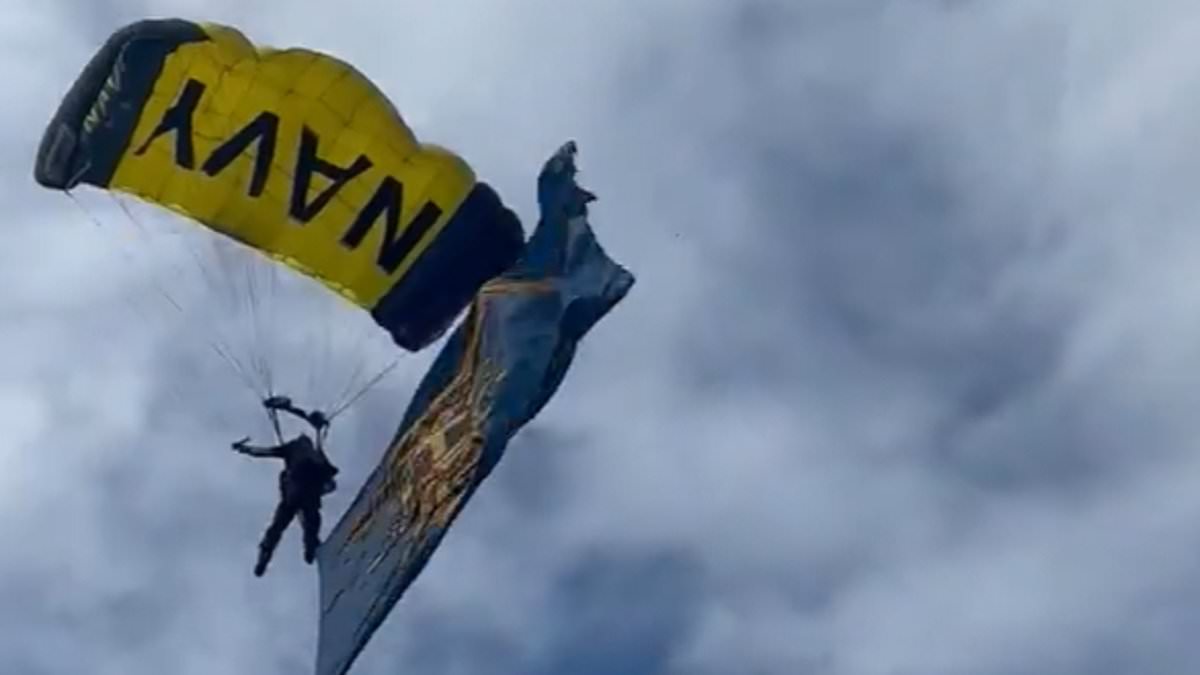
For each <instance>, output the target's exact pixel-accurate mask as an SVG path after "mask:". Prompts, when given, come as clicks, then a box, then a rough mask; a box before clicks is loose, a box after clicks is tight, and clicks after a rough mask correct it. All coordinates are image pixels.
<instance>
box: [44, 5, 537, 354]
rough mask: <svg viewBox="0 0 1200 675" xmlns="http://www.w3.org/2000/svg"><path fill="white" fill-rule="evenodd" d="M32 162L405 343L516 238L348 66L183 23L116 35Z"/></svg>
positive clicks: (440, 154)
mask: <svg viewBox="0 0 1200 675" xmlns="http://www.w3.org/2000/svg"><path fill="white" fill-rule="evenodd" d="M34 176H35V178H36V180H37V181H38V182H39V183H40V184H41V185H43V186H46V187H49V188H53V189H59V190H69V189H71V188H73V187H75V186H76V185H78V184H80V183H85V184H90V185H94V186H96V187H100V188H105V189H109V190H117V191H121V192H126V193H129V194H133V195H136V196H138V197H140V198H142V199H145V200H147V201H150V202H153V203H156V204H159V205H161V206H164V207H167V208H170V209H173V210H175V211H177V212H179V213H181V214H184V215H186V216H188V217H190V218H192V219H194V220H197V221H199V222H201V223H203V224H204V225H206V226H207V227H209V228H211V229H212V230H214V231H216V232H219V233H221V234H223V235H226V236H228V237H231V238H233V239H235V240H238V241H240V242H242V243H244V244H246V245H248V246H251V247H254V248H255V249H257V250H259V251H261V252H262V253H263V254H265V255H268V256H270V257H272V258H274V259H276V260H278V261H280V262H282V263H284V264H286V265H288V266H290V267H292V268H294V269H296V270H297V271H300V272H302V273H304V274H307V275H309V276H311V277H314V278H316V279H318V280H319V281H321V282H322V283H324V284H325V285H326V286H328V287H329V288H331V289H333V290H335V291H337V292H338V293H340V294H342V295H343V296H345V297H346V298H348V299H349V300H350V301H351V302H353V303H355V304H357V305H359V306H361V307H362V308H364V309H366V310H368V311H370V312H371V314H372V316H373V317H374V318H375V320H376V321H377V322H378V323H379V324H380V325H381V326H382V327H383V328H385V329H387V330H388V331H389V332H390V333H391V334H392V336H393V338H394V339H395V341H396V343H397V344H399V345H400V346H402V347H404V348H405V349H408V350H417V349H420V348H422V347H424V346H426V345H427V344H429V343H430V342H432V341H433V340H434V339H436V338H437V337H438V336H439V335H440V334H441V333H442V332H444V331H445V330H446V328H447V327H448V326H449V325H450V323H451V322H452V321H453V320H454V318H455V316H457V315H458V313H459V312H460V311H461V310H462V309H463V308H464V307H465V306H466V305H467V304H468V303H469V302H470V301H471V297H472V296H473V295H474V294H475V292H476V291H477V290H478V289H479V287H480V286H481V285H482V284H483V283H484V282H485V281H486V280H487V279H490V278H492V277H494V276H496V275H497V274H500V273H501V272H502V271H504V270H505V269H506V268H508V267H509V266H510V265H512V264H513V263H514V262H515V261H516V259H517V257H518V256H519V255H520V252H521V250H522V246H523V244H524V241H523V238H524V237H523V232H522V230H521V224H520V222H519V221H518V219H517V217H516V216H515V215H514V214H513V213H512V212H511V211H510V210H509V209H507V208H505V206H504V205H503V204H502V203H501V201H500V199H499V197H498V196H497V195H496V193H495V192H494V191H493V190H492V189H491V188H490V187H489V186H488V185H487V184H486V183H482V182H477V181H476V179H475V174H474V172H473V171H472V169H471V167H470V166H469V165H468V164H467V163H466V162H465V161H463V160H462V158H460V157H459V156H458V155H456V154H454V153H452V152H450V151H448V150H446V149H443V148H440V147H438V146H435V145H430V144H421V143H419V142H418V141H417V139H416V138H415V137H414V135H413V133H412V131H411V130H410V129H409V128H408V126H407V125H406V124H405V123H404V120H403V119H402V118H401V116H400V114H399V113H398V112H397V111H396V109H395V108H394V107H393V106H392V104H391V102H390V101H389V100H388V99H387V98H386V97H385V96H384V95H383V94H382V93H381V92H380V91H379V90H378V89H377V88H376V87H375V86H374V85H373V84H372V83H371V82H370V81H369V80H368V79H367V78H366V77H365V76H364V75H363V74H362V73H360V72H359V71H358V70H356V69H355V68H354V67H353V66H351V65H350V64H348V63H345V62H343V61H340V60H338V59H336V58H334V57H332V56H328V55H326V54H322V53H318V52H314V51H309V50H305V49H284V50H276V49H272V48H266V47H262V48H259V47H255V46H254V45H253V44H251V43H250V42H249V41H248V40H247V39H246V38H245V37H244V36H243V35H242V34H241V33H240V32H238V31H237V30H236V29H234V28H231V27H228V26H221V25H216V24H197V23H192V22H190V21H185V20H181V19H168V20H147V21H141V22H138V23H135V24H132V25H130V26H127V27H125V28H123V29H121V30H119V31H117V32H116V33H114V34H113V35H112V36H111V37H110V38H109V40H108V42H107V43H106V44H105V45H104V46H103V47H102V48H101V49H100V50H99V51H98V52H97V54H96V55H95V56H94V57H93V59H92V61H91V62H90V63H89V64H88V65H87V66H86V67H85V68H84V70H83V72H82V73H81V74H80V76H79V77H78V78H77V80H76V81H75V83H74V85H73V86H72V88H71V90H70V91H69V92H68V94H67V95H66V96H65V97H64V99H63V101H62V103H61V105H60V107H59V109H58V111H57V113H56V114H55V115H54V117H53V119H52V120H51V122H50V124H49V126H48V128H47V129H46V133H45V135H44V136H43V138H42V142H41V146H40V148H39V151H38V158H37V163H36V167H35V170H34Z"/></svg>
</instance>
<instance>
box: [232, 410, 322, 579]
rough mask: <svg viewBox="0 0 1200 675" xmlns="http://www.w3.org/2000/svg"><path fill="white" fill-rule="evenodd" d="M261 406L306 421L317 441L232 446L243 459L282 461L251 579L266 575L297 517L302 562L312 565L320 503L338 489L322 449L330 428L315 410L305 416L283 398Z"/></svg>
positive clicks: (244, 441) (302, 438)
mask: <svg viewBox="0 0 1200 675" xmlns="http://www.w3.org/2000/svg"><path fill="white" fill-rule="evenodd" d="M263 405H264V406H266V407H267V408H269V409H271V410H283V411H285V412H289V413H291V414H293V415H296V416H298V417H300V418H302V419H304V420H306V421H308V423H309V424H312V425H313V426H314V427H315V428H316V429H317V434H316V436H317V440H316V442H314V441H313V439H312V438H311V437H309V435H308V434H304V433H302V434H300V435H298V436H296V437H295V438H293V439H292V440H290V441H287V442H286V443H282V444H280V445H276V446H273V447H258V446H253V445H249V439H247V438H243V439H241V440H239V441H236V442H234V443H233V444H232V447H233V449H234V450H235V451H237V452H240V453H242V454H244V455H249V456H251V457H274V458H277V459H282V460H283V463H284V468H283V471H281V472H280V473H279V505H278V506H277V507H276V508H275V515H274V516H273V517H272V518H271V524H270V525H269V526H268V527H267V531H266V533H264V534H263V538H262V541H261V542H260V543H259V545H258V561H257V562H256V563H255V565H254V575H255V576H259V577H261V576H262V575H263V574H264V573H265V572H266V571H267V564H268V563H270V561H271V556H272V555H273V554H274V553H275V547H277V546H278V545H279V540H280V538H281V537H282V536H283V531H284V530H285V529H287V526H288V525H289V524H291V522H292V519H293V518H295V517H296V515H297V514H299V516H300V526H301V528H302V529H303V530H304V562H306V563H309V564H310V565H311V564H312V562H313V561H314V560H315V559H316V556H317V547H318V546H319V545H320V543H321V539H320V536H321V499H322V498H323V497H324V496H325V495H327V494H329V493H331V492H333V491H334V490H336V489H337V481H335V480H334V476H336V475H337V473H338V468H337V467H336V466H334V465H333V463H332V462H330V461H329V457H327V456H326V455H325V450H324V448H323V447H322V445H323V436H324V433H323V432H324V430H325V429H326V428H328V426H329V420H328V419H326V418H325V415H324V414H322V413H321V412H320V411H317V410H314V411H313V412H311V413H309V412H305V411H304V410H301V409H300V408H297V407H296V406H294V405H292V402H291V401H290V400H288V399H286V398H283V397H272V398H270V399H267V400H266V401H263Z"/></svg>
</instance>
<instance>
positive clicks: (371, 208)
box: [342, 176, 442, 274]
mask: <svg viewBox="0 0 1200 675" xmlns="http://www.w3.org/2000/svg"><path fill="white" fill-rule="evenodd" d="M403 205H404V185H403V184H401V183H400V181H398V180H396V179H395V178H392V177H391V176H386V177H384V179H383V180H382V181H380V183H379V188H378V189H376V190H375V194H374V195H372V197H371V199H370V201H368V202H367V203H366V205H364V206H363V208H362V211H359V212H358V216H357V217H356V218H355V219H354V222H353V223H351V225H350V228H349V229H348V230H346V233H345V234H344V235H342V244H343V245H345V246H346V247H347V248H351V249H354V248H358V247H359V245H361V244H362V242H363V239H364V238H365V237H366V236H367V233H368V232H370V231H371V227H372V226H374V224H375V221H377V220H379V216H381V215H382V216H383V217H384V221H383V223H384V225H383V227H384V229H383V242H382V244H380V247H379V256H378V258H377V259H376V261H377V262H378V264H379V267H380V268H381V269H383V271H385V272H387V273H388V274H391V273H392V272H395V271H396V268H398V267H399V266H400V263H401V262H403V261H404V258H405V256H407V255H408V254H409V252H411V251H412V249H413V247H415V246H416V245H417V242H419V241H420V240H421V237H423V236H425V233H426V232H428V231H429V228H431V227H433V224H434V223H436V222H437V219H438V217H440V216H441V215H442V209H441V208H439V207H438V205H437V204H434V203H433V202H431V201H426V202H425V204H424V205H422V206H421V210H420V211H419V212H418V213H417V217H416V218H413V220H412V222H411V223H409V224H408V227H406V228H404V231H403V232H400V231H399V230H400V211H401V210H402V207H403Z"/></svg>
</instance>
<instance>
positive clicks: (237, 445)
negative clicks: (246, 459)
mask: <svg viewBox="0 0 1200 675" xmlns="http://www.w3.org/2000/svg"><path fill="white" fill-rule="evenodd" d="M249 442H250V437H249V436H247V437H245V438H243V439H241V440H237V441H234V442H233V443H230V444H229V447H231V448H233V449H234V450H243V449H245V447H246V444H247V443H249Z"/></svg>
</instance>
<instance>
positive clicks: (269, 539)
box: [254, 499, 296, 577]
mask: <svg viewBox="0 0 1200 675" xmlns="http://www.w3.org/2000/svg"><path fill="white" fill-rule="evenodd" d="M295 517H296V505H295V504H293V503H292V502H291V501H289V500H287V499H280V500H279V506H277V507H275V515H274V516H273V517H272V518H271V524H270V525H268V526H267V531H266V532H265V533H264V534H263V538H262V541H261V542H259V544H258V562H257V563H255V565H254V576H256V577H261V576H262V575H263V573H265V572H266V571H267V563H269V562H271V556H272V555H274V554H275V547H276V546H279V540H280V539H281V538H282V537H283V531H284V530H286V529H287V526H288V524H289V523H291V522H292V518H295Z"/></svg>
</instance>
